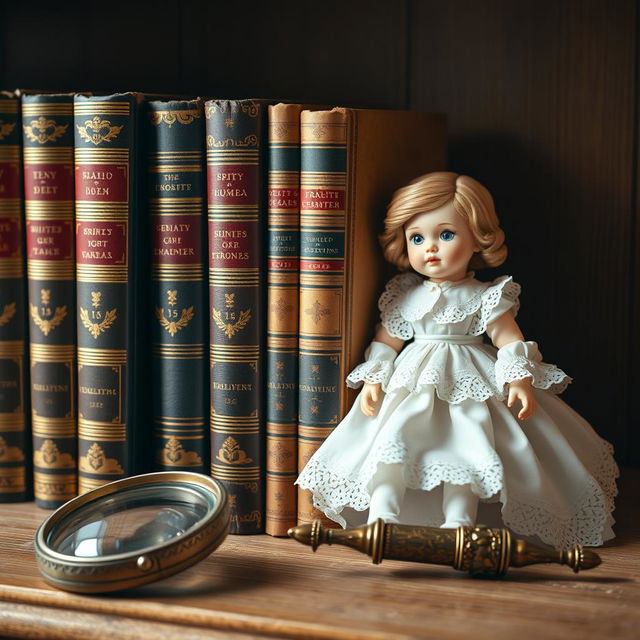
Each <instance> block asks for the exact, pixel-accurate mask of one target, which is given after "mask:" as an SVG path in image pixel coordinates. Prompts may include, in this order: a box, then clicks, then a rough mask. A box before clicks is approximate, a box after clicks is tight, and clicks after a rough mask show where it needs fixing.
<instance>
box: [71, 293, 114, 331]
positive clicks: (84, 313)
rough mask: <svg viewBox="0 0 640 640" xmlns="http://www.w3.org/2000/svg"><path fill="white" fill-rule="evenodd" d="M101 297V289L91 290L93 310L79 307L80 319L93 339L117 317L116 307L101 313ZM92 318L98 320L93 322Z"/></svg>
mask: <svg viewBox="0 0 640 640" xmlns="http://www.w3.org/2000/svg"><path fill="white" fill-rule="evenodd" d="M101 298H102V292H101V291H92V292H91V306H92V307H94V310H92V311H89V310H87V309H83V308H82V307H80V320H81V321H82V324H83V325H84V327H85V329H87V331H88V332H89V333H90V334H91V335H92V336H93V337H94V338H95V339H97V338H98V336H99V335H100V334H101V333H104V332H105V331H107V330H108V329H110V328H111V326H112V325H113V323H114V322H115V321H116V320H117V318H118V309H117V308H115V309H111V310H110V311H107V312H106V313H105V314H104V315H103V314H102V311H101V310H100V304H101ZM89 313H91V315H89ZM94 320H98V321H99V322H94Z"/></svg>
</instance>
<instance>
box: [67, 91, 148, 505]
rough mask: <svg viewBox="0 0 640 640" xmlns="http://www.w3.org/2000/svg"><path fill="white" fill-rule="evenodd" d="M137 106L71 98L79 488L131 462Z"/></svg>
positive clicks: (128, 100)
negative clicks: (73, 137)
mask: <svg viewBox="0 0 640 640" xmlns="http://www.w3.org/2000/svg"><path fill="white" fill-rule="evenodd" d="M136 111H137V104H136V99H135V96H133V95H132V94H117V95H112V96H95V97H94V96H80V95H77V96H76V97H75V99H74V129H75V189H76V278H77V312H78V320H77V327H78V459H79V478H78V485H79V487H78V488H79V492H80V493H84V492H86V491H89V490H91V489H94V488H96V487H99V486H101V485H103V484H105V483H107V482H111V481H112V480H118V479H120V478H123V477H125V476H127V475H129V474H130V473H131V469H132V467H131V454H132V452H131V448H132V442H131V440H132V437H133V434H132V433H131V427H132V421H133V417H134V416H133V401H134V393H133V380H132V378H133V375H134V371H135V352H134V344H133V343H134V331H135V325H134V322H135V318H134V307H133V297H134V286H135V282H134V272H135V270H134V264H133V259H132V258H133V252H134V248H135V240H136V238H135V230H134V226H133V225H134V224H135V222H134V221H135V220H136V215H135V204H136V203H135V195H134V194H135V191H134V189H135V184H136V175H135V158H134V155H133V152H134V147H135V141H136V122H135V117H136Z"/></svg>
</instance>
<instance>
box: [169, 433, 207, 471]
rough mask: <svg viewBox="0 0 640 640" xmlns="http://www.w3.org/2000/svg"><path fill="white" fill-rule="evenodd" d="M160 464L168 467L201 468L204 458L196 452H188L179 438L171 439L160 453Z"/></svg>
mask: <svg viewBox="0 0 640 640" xmlns="http://www.w3.org/2000/svg"><path fill="white" fill-rule="evenodd" d="M159 462H160V463H161V464H166V465H182V466H199V465H201V464H202V458H201V457H200V456H199V455H198V454H197V452H195V451H187V450H186V449H185V448H184V446H183V445H182V443H181V442H180V440H178V439H177V438H169V440H168V442H167V444H166V445H165V446H164V449H163V450H162V451H161V452H160V455H159Z"/></svg>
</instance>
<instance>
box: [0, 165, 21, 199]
mask: <svg viewBox="0 0 640 640" xmlns="http://www.w3.org/2000/svg"><path fill="white" fill-rule="evenodd" d="M19 197H20V165H19V164H18V163H17V162H0V200H3V199H5V198H19Z"/></svg>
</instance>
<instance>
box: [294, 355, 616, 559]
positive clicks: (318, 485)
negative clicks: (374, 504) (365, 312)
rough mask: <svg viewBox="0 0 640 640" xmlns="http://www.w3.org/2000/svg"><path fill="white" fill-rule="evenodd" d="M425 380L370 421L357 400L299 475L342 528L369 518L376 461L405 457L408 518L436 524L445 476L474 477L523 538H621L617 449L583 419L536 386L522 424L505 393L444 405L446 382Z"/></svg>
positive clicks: (392, 397) (399, 391) (392, 392)
mask: <svg viewBox="0 0 640 640" xmlns="http://www.w3.org/2000/svg"><path fill="white" fill-rule="evenodd" d="M460 348H465V349H466V347H460ZM471 349H473V350H474V351H476V354H475V356H474V358H475V360H473V361H475V362H477V363H480V362H482V365H484V360H485V358H487V359H488V360H491V361H492V362H491V364H492V365H494V364H495V360H493V359H492V358H491V356H490V348H487V347H484V346H483V347H472V348H471ZM480 352H483V353H480ZM401 357H402V354H401ZM464 360H465V361H466V363H467V367H468V365H469V362H470V361H469V359H467V358H464ZM482 365H480V366H479V367H478V369H485V367H484V366H482ZM423 371H424V370H423ZM441 371H442V369H441ZM485 371H486V369H485ZM397 374H398V370H396V372H395V373H394V376H396V375H397ZM420 375H422V374H421V373H420V372H416V373H415V376H414V377H413V378H412V379H413V382H414V383H415V384H413V385H412V386H413V390H409V388H408V387H409V386H410V385H406V386H400V385H398V386H395V388H393V389H388V393H387V394H386V395H385V396H384V399H383V402H382V404H381V406H380V409H379V412H378V414H377V415H376V416H375V417H373V418H368V417H366V416H365V415H364V414H363V413H362V412H361V411H360V408H359V398H358V399H357V400H356V402H355V403H354V405H353V407H352V409H351V411H350V412H349V413H348V415H347V416H346V417H345V419H344V420H343V421H342V422H341V423H340V424H339V425H338V426H337V427H336V429H335V430H334V431H333V433H332V434H331V435H330V436H329V437H328V438H327V440H326V441H325V442H324V443H323V445H322V446H321V447H320V449H319V450H318V451H317V452H316V453H315V455H314V456H313V457H312V458H311V460H310V461H309V463H308V464H307V466H306V467H305V469H304V470H303V472H302V473H301V475H300V477H299V478H298V481H297V483H298V484H299V485H300V486H301V487H302V488H303V489H309V490H311V491H312V492H313V501H314V505H315V506H316V508H318V509H320V510H321V511H323V512H324V513H325V514H326V515H327V516H328V517H329V518H331V519H332V520H334V521H336V522H338V523H339V524H341V525H342V526H343V527H344V526H358V525H360V524H363V523H364V522H366V515H367V514H366V513H365V512H366V511H367V510H368V508H369V501H370V491H371V487H372V486H373V484H374V482H373V479H374V476H375V474H376V471H377V469H378V467H379V465H382V464H397V463H400V464H402V465H403V469H404V472H403V473H404V481H405V484H406V487H407V489H408V491H407V493H406V495H405V499H404V502H403V505H402V510H401V513H400V521H401V522H403V523H407V524H422V525H428V526H439V525H440V524H442V523H443V522H444V514H443V511H442V501H441V494H442V491H441V485H442V483H450V484H456V485H463V484H468V485H470V487H471V489H472V490H473V492H474V493H475V494H476V495H477V496H478V497H479V498H480V500H481V501H484V502H489V501H491V502H496V501H498V502H499V503H500V504H501V518H502V522H503V524H504V525H506V526H508V527H509V528H511V529H512V530H513V531H514V532H516V533H518V534H522V535H536V536H538V537H539V538H540V539H541V540H542V541H543V542H546V543H547V544H551V545H554V546H556V547H560V548H568V547H570V546H573V545H575V544H582V545H590V546H593V545H600V544H602V542H603V541H604V540H607V539H609V538H611V537H613V532H612V530H611V524H612V523H613V518H612V516H611V512H612V510H613V500H614V497H615V495H616V492H617V491H616V484H615V479H616V477H617V476H618V469H617V466H616V464H615V461H614V460H613V456H612V448H611V445H609V444H608V443H607V442H606V441H604V440H603V439H602V438H600V437H599V436H598V435H597V434H596V433H595V431H594V430H593V428H592V427H591V426H590V425H589V423H588V422H586V421H585V420H584V419H583V418H582V417H581V416H580V415H578V414H577V413H576V412H575V411H573V410H572V409H571V408H570V407H569V406H568V405H566V404H565V403H564V402H563V401H562V400H560V399H559V398H557V397H556V396H555V395H553V394H552V393H551V392H549V391H544V390H540V389H534V394H535V398H536V401H537V409H536V412H535V414H534V415H533V416H532V417H531V418H529V419H528V420H526V421H520V420H518V419H517V417H516V415H517V410H516V408H513V409H509V408H508V407H507V406H506V405H505V403H504V401H503V400H502V399H501V397H500V396H498V397H496V396H497V390H494V395H491V396H490V397H488V398H485V399H484V400H479V399H474V398H473V397H469V395H467V397H466V398H464V399H461V400H459V401H458V402H452V401H451V400H449V401H446V400H443V399H441V397H440V395H441V393H443V394H444V393H445V389H444V388H443V387H441V388H440V393H439V392H438V391H439V389H438V381H436V380H434V381H431V382H427V381H426V380H424V381H423V383H421V384H417V382H418V380H419V378H420ZM470 375H471V374H470ZM472 377H473V376H472ZM391 382H393V378H392V380H391V381H390V383H391ZM484 384H485V385H492V381H490V380H489V381H487V380H486V378H485V381H484ZM389 386H391V385H389ZM538 386H539V385H538ZM474 388H476V389H477V388H479V387H477V385H476V386H475V387H474ZM449 391H450V390H449ZM484 393H485V392H484V391H482V395H484Z"/></svg>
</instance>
